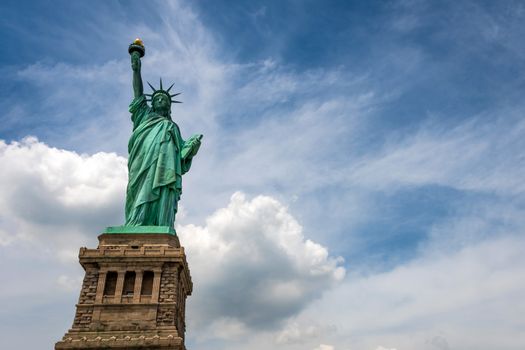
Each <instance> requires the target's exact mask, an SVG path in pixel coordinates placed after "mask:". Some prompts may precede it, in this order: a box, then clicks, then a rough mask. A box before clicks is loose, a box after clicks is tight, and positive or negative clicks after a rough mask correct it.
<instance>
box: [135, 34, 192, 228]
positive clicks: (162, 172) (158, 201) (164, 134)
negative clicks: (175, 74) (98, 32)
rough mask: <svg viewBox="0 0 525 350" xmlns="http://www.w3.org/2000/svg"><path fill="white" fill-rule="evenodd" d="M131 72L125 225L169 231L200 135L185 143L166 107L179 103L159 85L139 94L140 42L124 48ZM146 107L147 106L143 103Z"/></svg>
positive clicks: (140, 87)
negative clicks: (157, 227) (166, 227)
mask: <svg viewBox="0 0 525 350" xmlns="http://www.w3.org/2000/svg"><path fill="white" fill-rule="evenodd" d="M129 53H130V55H131V68H132V70H133V91H134V95H135V96H134V99H133V101H132V102H131V104H130V106H129V111H130V113H131V121H132V122H133V133H132V134H131V137H130V139H129V144H128V151H129V158H128V171H129V174H128V176H129V180H128V187H127V191H126V224H125V226H169V227H171V228H173V225H174V221H175V214H176V213H177V203H178V201H179V199H180V196H181V193H182V175H183V174H184V173H186V172H187V171H188V170H190V167H191V162H192V159H193V157H194V156H195V155H196V154H197V151H198V150H199V147H200V144H201V139H202V135H194V136H192V137H191V138H189V139H188V140H186V141H184V140H183V139H182V137H181V133H180V130H179V127H178V126H177V124H176V123H175V122H174V121H173V120H172V119H171V104H172V103H180V102H179V101H175V100H173V99H172V98H173V97H175V96H177V95H179V94H170V90H171V88H172V87H173V84H172V85H171V86H170V87H169V88H168V89H166V90H164V89H163V87H162V79H161V80H160V86H159V88H158V89H155V88H154V87H153V86H152V85H151V84H149V83H148V85H149V86H150V87H151V88H152V90H153V92H152V94H144V91H143V90H144V87H143V84H142V76H141V57H143V56H144V53H145V49H144V45H143V43H142V41H141V40H140V39H137V40H135V42H134V43H133V44H131V45H130V47H129ZM148 101H149V102H151V107H150V106H149V105H148V103H147V102H148Z"/></svg>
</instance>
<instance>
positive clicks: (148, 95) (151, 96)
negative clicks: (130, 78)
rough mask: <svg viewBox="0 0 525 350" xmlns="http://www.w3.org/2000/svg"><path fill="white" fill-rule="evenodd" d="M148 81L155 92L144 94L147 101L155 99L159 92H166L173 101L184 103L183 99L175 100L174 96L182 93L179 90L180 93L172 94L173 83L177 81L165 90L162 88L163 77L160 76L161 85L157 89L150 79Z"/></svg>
mask: <svg viewBox="0 0 525 350" xmlns="http://www.w3.org/2000/svg"><path fill="white" fill-rule="evenodd" d="M147 83H148V85H149V87H150V88H151V90H153V93H151V94H144V95H146V100H147V101H151V100H153V98H154V97H155V95H158V94H164V95H166V96H168V98H169V100H170V101H171V103H182V102H181V101H176V100H173V97H175V96H178V95H180V94H181V93H180V92H178V93H176V94H170V90H171V88H172V87H173V85H174V84H175V83H173V84H171V86H170V87H169V88H168V89H167V90H164V89H163V88H162V78H160V86H159V88H158V89H155V88H154V87H153V85H151V84H150V83H149V81H148V82H147Z"/></svg>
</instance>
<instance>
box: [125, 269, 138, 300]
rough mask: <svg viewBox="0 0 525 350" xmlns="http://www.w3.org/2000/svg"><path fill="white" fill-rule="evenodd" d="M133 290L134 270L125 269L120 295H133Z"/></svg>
mask: <svg viewBox="0 0 525 350" xmlns="http://www.w3.org/2000/svg"><path fill="white" fill-rule="evenodd" d="M134 291H135V271H127V272H126V275H125V276H124V288H123V289H122V295H133V292H134Z"/></svg>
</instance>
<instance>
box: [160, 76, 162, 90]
mask: <svg viewBox="0 0 525 350" xmlns="http://www.w3.org/2000/svg"><path fill="white" fill-rule="evenodd" d="M160 90H162V78H160Z"/></svg>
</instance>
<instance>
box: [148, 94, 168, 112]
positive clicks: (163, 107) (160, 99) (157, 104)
mask: <svg viewBox="0 0 525 350" xmlns="http://www.w3.org/2000/svg"><path fill="white" fill-rule="evenodd" d="M151 103H152V105H153V110H155V111H156V112H159V113H162V114H164V113H166V112H168V111H169V110H170V104H171V103H170V99H169V98H168V96H166V95H164V94H157V95H155V97H154V98H153V101H151Z"/></svg>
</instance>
